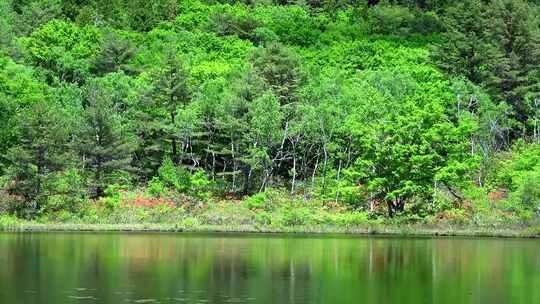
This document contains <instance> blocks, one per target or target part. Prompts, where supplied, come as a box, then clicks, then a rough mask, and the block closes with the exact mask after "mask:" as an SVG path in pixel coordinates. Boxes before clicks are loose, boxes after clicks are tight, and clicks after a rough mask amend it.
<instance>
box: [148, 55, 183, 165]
mask: <svg viewBox="0 0 540 304" xmlns="http://www.w3.org/2000/svg"><path fill="white" fill-rule="evenodd" d="M151 96H152V99H153V103H154V105H155V107H156V109H155V110H156V111H157V113H155V114H157V115H156V117H154V118H155V119H157V120H159V122H160V124H161V128H162V130H163V133H164V134H165V137H166V138H163V139H162V140H163V141H166V142H169V144H170V153H171V160H172V161H173V162H174V163H175V164H178V163H180V160H181V157H180V151H179V132H178V130H177V127H176V126H177V115H178V109H179V108H185V107H187V106H188V104H189V103H190V102H191V98H192V97H191V89H190V87H189V73H188V71H187V69H186V68H185V66H184V64H183V63H182V61H181V60H180V58H178V57H177V55H176V53H175V51H174V50H169V51H168V54H167V58H166V62H165V66H164V67H163V68H162V69H161V70H159V71H158V72H157V74H156V75H155V77H154V90H153V92H152V93H151Z"/></svg>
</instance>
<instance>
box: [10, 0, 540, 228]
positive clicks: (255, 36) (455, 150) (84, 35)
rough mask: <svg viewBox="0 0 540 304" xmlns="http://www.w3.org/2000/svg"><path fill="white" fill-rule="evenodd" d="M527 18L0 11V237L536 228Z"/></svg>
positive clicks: (487, 13)
mask: <svg viewBox="0 0 540 304" xmlns="http://www.w3.org/2000/svg"><path fill="white" fill-rule="evenodd" d="M539 85H540V1H532V0H531V1H526V0H463V1H458V0H454V1H452V0H450V1H444V0H393V1H390V0H386V1H385V0H381V1H373V0H369V1H367V0H366V1H362V0H239V1H233V0H154V1H142V0H129V1H128V0H108V1H104V0H0V227H1V226H2V225H8V224H10V223H15V222H19V221H32V222H38V223H88V224H130V223H163V224H165V223H166V224H172V225H179V226H181V227H198V226H203V225H216V226H218V225H229V226H241V225H249V226H252V227H293V226H343V227H353V226H358V225H369V224H381V225H382V224H395V225H401V224H413V223H424V224H441V223H444V224H453V225H465V226H466V225H475V226H498V225H508V226H512V225H520V226H523V225H524V226H527V227H529V226H532V227H534V226H535V225H536V226H539V225H540V221H539V220H538V213H539V212H540V143H539V139H540V125H539V124H540V86H539Z"/></svg>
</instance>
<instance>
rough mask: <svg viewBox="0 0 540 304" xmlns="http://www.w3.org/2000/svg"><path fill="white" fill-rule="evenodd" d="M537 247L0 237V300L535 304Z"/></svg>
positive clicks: (307, 239) (487, 242) (257, 238)
mask: <svg viewBox="0 0 540 304" xmlns="http://www.w3.org/2000/svg"><path fill="white" fill-rule="evenodd" d="M539 286H540V242H539V241H537V240H516V239H428V238H417V239H412V238H367V237H365V238H360V237H342V236H340V237H320V236H302V237H299V236H282V235H281V236H269V235H222V234H212V235H205V234H157V233H152V234H117V233H115V234H112V233H111V234H103V233H101V234H81V233H47V234H45V233H43V234H40V233H37V234H0V303H17V304H19V303H24V304H26V303H40V304H41V303H56V304H63V303H115V304H116V303H401V304H403V303H405V304H407V303H415V304H417V303H452V304H455V303H540V289H539V288H538V287H539Z"/></svg>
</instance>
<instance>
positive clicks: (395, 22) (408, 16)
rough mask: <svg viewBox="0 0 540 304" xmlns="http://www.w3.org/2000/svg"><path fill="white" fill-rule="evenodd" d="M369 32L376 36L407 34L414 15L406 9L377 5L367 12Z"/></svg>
mask: <svg viewBox="0 0 540 304" xmlns="http://www.w3.org/2000/svg"><path fill="white" fill-rule="evenodd" d="M368 19H369V22H370V24H371V31H372V32H373V33H376V34H383V35H390V34H398V35H399V34H408V33H409V25H410V23H411V22H412V20H413V19H414V14H413V13H412V12H411V11H410V10H409V9H408V8H406V7H403V6H396V5H392V6H390V5H378V6H376V7H373V8H371V9H370V10H369V17H368Z"/></svg>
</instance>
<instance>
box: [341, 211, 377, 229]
mask: <svg viewBox="0 0 540 304" xmlns="http://www.w3.org/2000/svg"><path fill="white" fill-rule="evenodd" d="M332 221H333V223H334V224H336V225H338V226H344V227H350V226H359V225H365V224H368V223H369V218H368V214H367V213H366V212H346V213H338V214H335V215H334V216H332Z"/></svg>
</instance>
